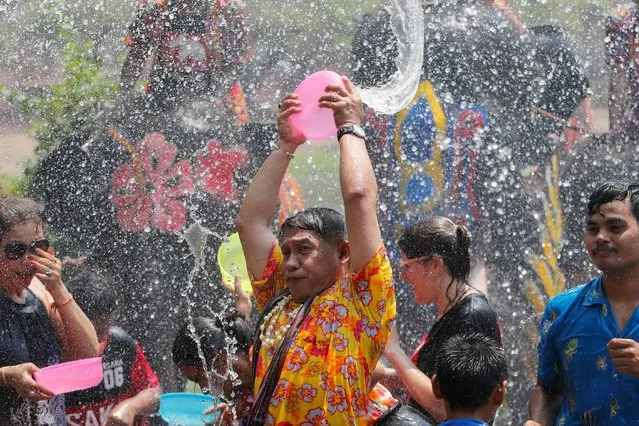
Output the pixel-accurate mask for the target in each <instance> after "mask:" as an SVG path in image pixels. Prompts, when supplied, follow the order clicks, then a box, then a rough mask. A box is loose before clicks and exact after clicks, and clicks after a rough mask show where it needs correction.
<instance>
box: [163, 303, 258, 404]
mask: <svg viewBox="0 0 639 426" xmlns="http://www.w3.org/2000/svg"><path fill="white" fill-rule="evenodd" d="M252 337H253V336H252V332H251V328H250V326H249V325H248V323H247V322H246V321H245V320H244V319H243V318H242V316H241V315H240V314H239V313H237V312H231V313H230V314H228V315H226V316H225V317H223V318H204V317H196V318H193V321H192V322H190V321H189V322H187V323H186V324H184V325H183V326H182V328H180V330H179V331H178V333H177V335H176V336H175V340H174V341H173V362H174V363H175V365H177V367H178V368H179V369H180V371H181V372H182V374H184V375H185V376H186V378H187V379H189V380H191V381H194V382H196V383H198V384H199V385H200V387H202V388H208V387H209V382H208V376H207V371H206V370H205V368H204V366H203V363H202V360H201V359H200V353H199V351H198V342H199V348H200V349H201V350H202V353H203V355H204V358H205V360H206V369H207V370H209V371H212V372H213V377H215V376H216V375H217V376H225V377H227V379H226V380H224V381H223V382H220V383H214V384H213V385H214V386H218V385H219V386H220V387H221V388H222V391H223V393H224V397H225V398H226V399H228V400H232V399H233V398H234V395H233V392H235V391H237V389H235V386H233V379H231V378H229V377H228V375H227V370H228V368H229V367H231V368H232V369H233V371H234V372H235V373H237V375H238V378H239V380H240V381H242V384H241V385H240V387H247V386H248V387H250V385H251V383H250V377H251V362H250V357H249V350H250V347H251V343H252ZM231 342H233V343H232V344H231ZM231 347H234V348H235V350H234V351H233V352H234V353H229V349H230V348H231Z"/></svg>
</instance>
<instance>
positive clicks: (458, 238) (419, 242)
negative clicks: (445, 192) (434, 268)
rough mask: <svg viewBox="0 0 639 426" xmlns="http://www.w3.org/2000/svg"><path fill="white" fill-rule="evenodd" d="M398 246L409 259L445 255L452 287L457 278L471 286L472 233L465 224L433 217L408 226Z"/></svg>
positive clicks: (445, 218)
mask: <svg viewBox="0 0 639 426" xmlns="http://www.w3.org/2000/svg"><path fill="white" fill-rule="evenodd" d="M397 245H398V246H399V248H400V250H401V251H402V252H404V254H405V255H406V256H407V257H408V258H409V259H418V258H420V257H424V258H425V257H429V256H437V257H441V258H442V260H443V261H444V264H445V265H446V266H447V267H448V269H449V270H450V273H451V275H452V277H453V278H452V280H451V282H450V284H449V286H448V287H449V288H450V286H451V285H452V284H453V282H455V281H456V280H457V281H458V282H461V283H463V284H466V285H468V275H469V274H470V252H469V247H470V234H469V233H468V229H466V227H465V226H461V225H457V224H455V222H453V221H452V220H450V219H449V218H447V217H442V216H431V217H429V218H426V219H423V220H420V221H419V222H416V223H413V224H412V225H409V226H408V227H407V228H406V229H404V230H403V231H402V232H401V234H400V236H399V240H398V241H397ZM450 302H451V303H452V300H450Z"/></svg>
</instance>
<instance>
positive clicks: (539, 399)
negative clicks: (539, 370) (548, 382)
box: [524, 379, 561, 426]
mask: <svg viewBox="0 0 639 426" xmlns="http://www.w3.org/2000/svg"><path fill="white" fill-rule="evenodd" d="M560 406H561V393H559V392H557V391H553V390H550V389H548V388H547V387H545V386H544V384H543V383H542V382H541V380H539V379H537V384H536V385H535V387H534V388H533V390H532V393H531V395H530V402H529V403H528V415H529V416H530V419H529V420H528V421H526V423H525V424H524V426H536V425H554V424H555V418H556V417H557V413H558V411H559V408H560Z"/></svg>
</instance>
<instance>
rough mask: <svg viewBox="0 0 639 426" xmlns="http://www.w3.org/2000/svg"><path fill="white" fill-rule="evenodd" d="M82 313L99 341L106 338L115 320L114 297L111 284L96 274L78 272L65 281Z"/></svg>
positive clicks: (102, 276) (105, 278)
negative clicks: (89, 322)
mask: <svg viewBox="0 0 639 426" xmlns="http://www.w3.org/2000/svg"><path fill="white" fill-rule="evenodd" d="M66 285H67V288H68V289H69V291H70V292H71V293H72V294H73V298H74V299H75V301H76V303H77V304H78V306H79V307H80V309H82V312H84V314H85V315H86V316H87V318H89V320H90V321H91V323H93V326H94V327H95V331H96V333H97V335H98V338H99V339H103V338H104V337H106V333H107V332H108V331H109V327H111V326H112V325H113V321H114V320H115V309H116V295H115V290H114V289H113V282H112V281H111V280H110V279H109V278H107V277H106V276H104V275H102V274H99V273H97V272H93V271H88V272H80V273H79V274H77V275H75V276H74V277H73V278H72V279H70V280H68V281H67V284H66Z"/></svg>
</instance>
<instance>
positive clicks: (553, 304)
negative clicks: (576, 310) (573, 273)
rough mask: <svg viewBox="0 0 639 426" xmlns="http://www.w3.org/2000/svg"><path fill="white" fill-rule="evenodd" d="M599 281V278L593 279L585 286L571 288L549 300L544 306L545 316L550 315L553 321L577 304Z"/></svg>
mask: <svg viewBox="0 0 639 426" xmlns="http://www.w3.org/2000/svg"><path fill="white" fill-rule="evenodd" d="M599 279H600V277H597V278H594V279H593V280H591V281H589V282H587V283H585V284H581V285H578V286H576V287H572V288H570V289H568V290H566V291H564V292H563V293H561V294H558V295H557V296H555V297H553V298H552V299H550V300H549V301H548V304H547V305H546V315H550V316H551V317H552V321H554V319H555V318H557V317H559V316H560V315H561V314H563V313H565V312H566V311H568V309H569V308H570V307H571V306H572V305H573V304H575V303H578V300H581V299H582V297H583V295H584V294H585V293H586V292H587V291H588V290H589V289H590V288H591V287H592V286H595V285H597V282H598V280H599Z"/></svg>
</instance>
